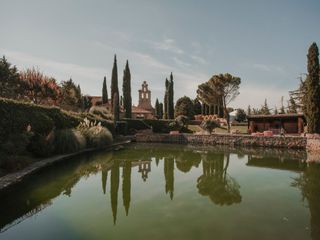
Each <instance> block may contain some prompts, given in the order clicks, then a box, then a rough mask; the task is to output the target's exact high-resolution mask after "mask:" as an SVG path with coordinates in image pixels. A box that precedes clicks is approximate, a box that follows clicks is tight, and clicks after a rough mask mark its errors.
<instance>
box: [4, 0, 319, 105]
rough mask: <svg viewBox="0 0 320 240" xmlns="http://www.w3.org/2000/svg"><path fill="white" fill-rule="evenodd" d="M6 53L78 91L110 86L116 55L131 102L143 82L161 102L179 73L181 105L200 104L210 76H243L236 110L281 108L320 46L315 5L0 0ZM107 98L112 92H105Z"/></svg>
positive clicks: (268, 0)
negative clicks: (199, 93)
mask: <svg viewBox="0 0 320 240" xmlns="http://www.w3.org/2000/svg"><path fill="white" fill-rule="evenodd" d="M0 6H1V7H0V55H5V56H6V57H7V59H8V60H9V62H11V63H12V64H14V65H16V66H17V67H18V69H19V70H24V69H26V68H29V67H33V66H34V67H37V68H39V69H40V70H41V71H42V72H43V73H44V74H46V75H48V76H52V77H54V78H56V79H57V81H59V82H60V81H63V80H68V79H69V78H70V77H71V78H72V79H73V80H74V81H75V82H76V83H78V84H80V86H81V89H82V92H83V93H84V94H89V95H101V89H102V82H103V77H104V76H107V84H108V86H110V84H111V71H112V65H113V57H114V54H116V55H117V59H118V75H119V90H120V91H121V89H122V77H123V69H124V66H125V62H126V60H127V59H128V60H129V65H130V70H131V81H132V98H133V103H134V104H137V102H138V89H140V88H141V84H142V82H143V81H147V82H148V84H149V89H150V90H151V91H152V103H153V104H154V102H155V100H156V98H159V100H160V101H163V97H164V91H165V79H166V78H167V77H169V75H170V72H173V76H174V84H175V85H174V90H175V92H174V93H175V96H174V98H175V100H177V99H178V98H179V97H182V96H184V95H186V96H189V97H190V98H195V97H196V90H197V86H198V85H199V84H201V83H204V82H206V81H207V80H209V79H210V77H211V76H212V75H215V74H219V73H226V72H228V73H230V74H232V75H234V76H238V77H240V78H241V85H240V95H239V96H238V97H237V98H236V99H235V100H234V101H233V102H232V103H231V104H230V106H232V107H235V108H238V107H242V108H245V109H246V108H247V106H248V105H249V104H250V105H251V106H252V107H260V106H261V105H262V104H263V102H264V99H267V100H268V103H269V106H270V107H274V106H277V107H280V104H281V97H282V96H284V97H285V99H287V98H288V91H289V90H294V89H296V88H297V87H298V85H299V81H300V80H299V79H298V78H299V76H301V75H303V74H304V73H306V71H307V70H306V63H307V58H306V54H307V51H308V47H309V46H310V45H311V43H312V42H317V43H318V44H319V43H320V31H319V23H320V14H319V12H320V1H319V0H242V1H239V0H202V1H196V0H161V1H160V0H158V1H155V0H96V1H95V0H91V1H89V0H88V1H84V0H54V1H53V0H51V1H46V0H38V1H36V0H28V1H25V0H20V1H17V0H10V1H8V0H0ZM109 94H110V88H109Z"/></svg>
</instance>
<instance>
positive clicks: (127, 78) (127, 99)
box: [122, 60, 132, 118]
mask: <svg viewBox="0 0 320 240" xmlns="http://www.w3.org/2000/svg"><path fill="white" fill-rule="evenodd" d="M122 91H123V107H124V111H125V117H126V118H131V115H132V98H131V73H130V68H129V62H128V60H127V63H126V67H125V69H124V71H123V85H122Z"/></svg>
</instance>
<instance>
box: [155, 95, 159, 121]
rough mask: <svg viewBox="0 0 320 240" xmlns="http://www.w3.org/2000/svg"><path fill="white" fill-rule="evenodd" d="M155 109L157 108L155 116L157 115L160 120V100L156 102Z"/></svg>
mask: <svg viewBox="0 0 320 240" xmlns="http://www.w3.org/2000/svg"><path fill="white" fill-rule="evenodd" d="M154 107H155V115H156V117H157V118H159V116H160V108H159V100H158V98H157V100H156V103H155V105H154Z"/></svg>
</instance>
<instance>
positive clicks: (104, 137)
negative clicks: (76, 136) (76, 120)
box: [85, 126, 113, 148]
mask: <svg viewBox="0 0 320 240" xmlns="http://www.w3.org/2000/svg"><path fill="white" fill-rule="evenodd" d="M85 137H86V139H87V144H88V147H94V148H101V147H106V146H108V145H111V144H112V142H113V137H112V134H111V132H110V131H109V130H108V129H106V128H105V127H102V126H93V127H90V128H89V129H88V130H87V131H85Z"/></svg>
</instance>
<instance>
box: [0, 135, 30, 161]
mask: <svg viewBox="0 0 320 240" xmlns="http://www.w3.org/2000/svg"><path fill="white" fill-rule="evenodd" d="M30 138H31V135H29V134H27V133H15V134H11V135H10V136H9V137H8V139H7V140H6V141H5V143H3V144H2V145H1V151H2V152H4V153H5V154H8V155H15V156H17V155H22V154H26V151H27V146H28V145H29V143H30Z"/></svg>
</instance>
